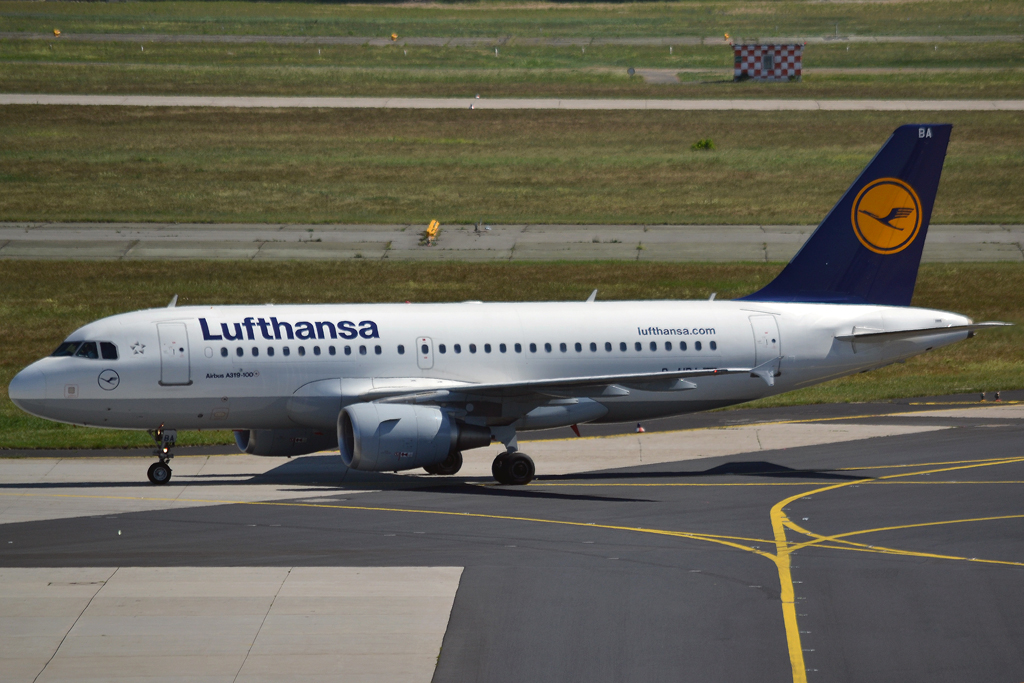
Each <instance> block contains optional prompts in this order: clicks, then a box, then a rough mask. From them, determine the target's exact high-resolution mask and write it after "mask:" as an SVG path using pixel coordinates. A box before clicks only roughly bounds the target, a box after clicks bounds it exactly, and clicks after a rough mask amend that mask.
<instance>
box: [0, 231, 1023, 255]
mask: <svg viewBox="0 0 1024 683" xmlns="http://www.w3.org/2000/svg"><path fill="white" fill-rule="evenodd" d="M815 227H816V226H814V225H477V226H474V225H443V226H442V227H441V232H440V236H439V237H438V240H437V244H436V246H433V247H427V246H424V245H422V244H420V241H421V235H422V233H423V231H424V230H425V229H426V225H412V224H404V225H346V224H333V225H330V224H328V225H298V224H281V223H276V224H274V223H269V224H263V225H253V224H198V223H30V222H24V223H19V222H8V223H0V259H30V260H31V259H67V260H106V261H135V260H168V259H224V260H247V261H248V260H255V261H267V260H293V259H294V260H304V259H314V260H323V259H329V260H344V259H353V258H358V259H366V260H371V261H380V260H388V261H449V260H455V261H473V262H478V261H517V262H518V261H552V260H559V261H570V260H571V261H597V260H601V261H608V260H614V261H669V262H685V261H719V262H721V261H756V262H762V263H769V262H782V261H788V260H790V259H791V258H793V256H794V255H795V254H796V252H797V250H799V249H800V247H801V246H802V245H803V243H804V242H806V241H807V238H808V237H809V236H810V234H811V233H812V232H814V229H815ZM922 260H923V262H925V263H935V262H942V263H946V262H990V261H1017V262H1021V261H1024V225H932V226H930V227H929V231H928V241H927V242H926V243H925V247H924V254H923V257H922Z"/></svg>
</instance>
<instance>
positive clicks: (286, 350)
mask: <svg viewBox="0 0 1024 683" xmlns="http://www.w3.org/2000/svg"><path fill="white" fill-rule="evenodd" d="M281 353H283V354H284V355H286V356H290V355H292V350H291V349H289V348H288V347H287V346H286V347H284V348H283V349H281Z"/></svg>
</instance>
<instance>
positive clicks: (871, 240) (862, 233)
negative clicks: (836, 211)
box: [850, 178, 921, 254]
mask: <svg viewBox="0 0 1024 683" xmlns="http://www.w3.org/2000/svg"><path fill="white" fill-rule="evenodd" d="M850 220H851V221H852V222H853V232H854V233H855V234H856V235H857V239H858V240H860V243H861V244H863V245H864V246H865V247H867V248H868V249H870V250H871V251H873V252H875V253H876V254H895V253H897V252H900V251H903V250H904V249H906V248H907V247H908V246H910V244H911V242H913V241H914V239H915V238H916V237H917V233H918V232H919V231H920V230H921V200H920V199H919V198H918V196H917V192H915V191H914V188H912V187H911V186H910V185H909V184H907V183H906V182H904V181H902V180H900V179H899V178H879V179H877V180H874V181H872V182H870V183H868V184H867V185H865V186H864V188H863V189H862V190H861V191H860V192H859V193H857V198H856V199H854V200H853V211H852V213H851V216H850Z"/></svg>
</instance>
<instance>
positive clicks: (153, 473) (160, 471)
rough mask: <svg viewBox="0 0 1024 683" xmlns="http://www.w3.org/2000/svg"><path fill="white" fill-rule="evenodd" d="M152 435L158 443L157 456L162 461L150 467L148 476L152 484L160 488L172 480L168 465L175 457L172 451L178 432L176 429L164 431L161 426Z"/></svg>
mask: <svg viewBox="0 0 1024 683" xmlns="http://www.w3.org/2000/svg"><path fill="white" fill-rule="evenodd" d="M150 434H152V435H153V440H154V441H156V445H157V450H156V454H155V455H156V457H158V458H159V459H160V461H159V462H155V463H153V464H152V465H150V466H149V472H147V475H148V476H149V481H150V483H153V484H156V485H157V486H160V485H163V484H166V483H167V482H169V481H170V480H171V466H170V465H169V464H168V461H169V460H170V459H171V458H173V457H174V455H173V454H172V453H171V449H172V448H174V442H175V441H176V440H177V438H178V432H177V430H174V429H164V426H163V425H160V426H159V427H157V428H156V429H155V430H153V431H151V432H150Z"/></svg>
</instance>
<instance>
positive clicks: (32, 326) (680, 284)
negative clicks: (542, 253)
mask: <svg viewBox="0 0 1024 683" xmlns="http://www.w3.org/2000/svg"><path fill="white" fill-rule="evenodd" d="M0 264H2V265H0V291H3V292H4V296H3V298H2V300H0V338H2V339H4V345H3V347H2V350H0V386H4V387H6V385H7V384H8V382H9V381H10V379H11V377H13V376H14V373H16V372H17V371H18V370H20V369H21V368H22V367H24V366H25V365H27V364H29V363H30V362H32V361H33V360H36V359H37V358H39V357H41V356H44V355H46V354H48V353H50V352H51V351H52V350H53V348H55V347H56V346H57V344H58V343H59V342H60V341H62V340H63V339H64V338H65V337H66V336H67V335H68V334H70V333H71V332H72V331H73V330H74V329H75V328H77V327H79V326H81V325H83V324H84V323H87V322H89V321H91V320H94V319H97V318H100V317H103V316H107V315H112V314H115V313H120V312H124V311H130V310H134V309H139V308H147V307H157V306H165V305H166V304H167V301H168V300H169V299H170V297H171V296H172V295H173V294H178V295H179V297H180V298H179V300H178V303H179V305H190V304H226V303H265V302H273V303H286V302H314V303H316V302H344V301H354V302H389V301H392V302H400V301H406V300H409V301H414V302H435V301H461V300H465V299H482V300H490V301H494V300H498V301H508V300H514V301H535V300H565V299H568V300H582V299H584V298H585V297H586V296H587V295H588V294H589V293H590V290H592V289H594V288H597V289H598V290H599V292H600V298H601V299H603V300H613V299H659V298H662V299H663V298H678V299H687V298H701V299H703V298H707V296H708V295H709V294H710V293H711V292H718V296H719V298H731V297H736V296H740V295H742V294H745V293H748V292H750V291H752V290H754V289H757V288H758V287H760V286H761V285H763V284H765V283H766V282H768V280H770V279H771V278H772V277H773V276H774V275H775V273H777V272H778V270H779V268H780V265H778V264H768V265H764V264H727V265H700V264H651V263H584V264H580V263H550V264H532V265H531V264H516V265H511V264H453V263H447V264H420V263H401V264H388V263H346V264H345V267H344V268H339V267H338V266H337V264H328V263H309V262H304V263H294V262H293V263H252V262H236V263H213V262H180V263H173V264H172V263H160V262H124V263H118V264H116V267H114V268H111V266H110V264H99V263H87V262H29V261H4V262H0ZM1022 291H1024V268H1021V267H1020V265H1019V264H985V265H981V264H961V265H925V266H923V267H922V269H921V274H920V277H919V279H918V286H917V292H916V295H915V298H914V305H916V306H926V307H933V308H941V309H946V310H954V311H957V312H960V313H965V314H967V315H970V316H973V317H974V318H975V319H976V320H991V319H997V320H1006V321H1010V322H1015V323H1018V324H1021V323H1024V298H1022V296H1021V292H1022ZM1022 342H1024V331H1022V329H1021V328H1020V327H1014V328H1009V329H1006V330H995V331H989V332H985V333H983V334H979V335H978V336H977V337H976V338H974V339H970V340H968V341H966V342H961V343H959V344H956V345H954V346H952V347H947V348H945V349H941V350H939V351H936V352H933V353H930V354H926V355H924V356H919V357H917V358H915V359H912V360H909V361H907V362H906V363H905V364H901V365H894V366H890V367H888V368H884V369H882V370H878V371H875V372H872V373H868V374H861V375H856V376H854V377H850V378H847V379H842V380H838V381H834V382H830V383H828V384H825V385H821V386H819V387H812V388H810V389H805V390H802V391H798V392H794V393H792V394H786V395H783V396H780V397H776V398H774V399H770V400H767V401H762V402H759V404H760V405H779V404H791V403H816V402H836V401H839V402H842V401H869V400H884V399H889V398H897V397H905V396H925V395H937V394H948V393H959V392H977V391H994V390H998V389H1001V390H1007V389H1019V388H1024V343H1022ZM148 438H149V437H148V436H146V434H145V433H144V432H122V431H112V430H100V429H87V428H76V427H71V426H68V425H59V424H56V423H52V422H47V421H44V420H40V419H37V418H34V417H31V416H28V415H26V414H24V413H22V412H21V411H20V410H18V409H17V408H16V407H15V406H14V405H13V404H12V403H11V402H10V400H9V399H7V397H6V393H5V394H4V395H3V397H2V398H0V448H72V447H80V448H81V447H122V446H145V445H148V443H149V441H148ZM230 439H231V436H230V434H229V433H226V432H203V433H198V432H187V433H183V434H182V439H181V443H182V444H202V443H228V442H230Z"/></svg>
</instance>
